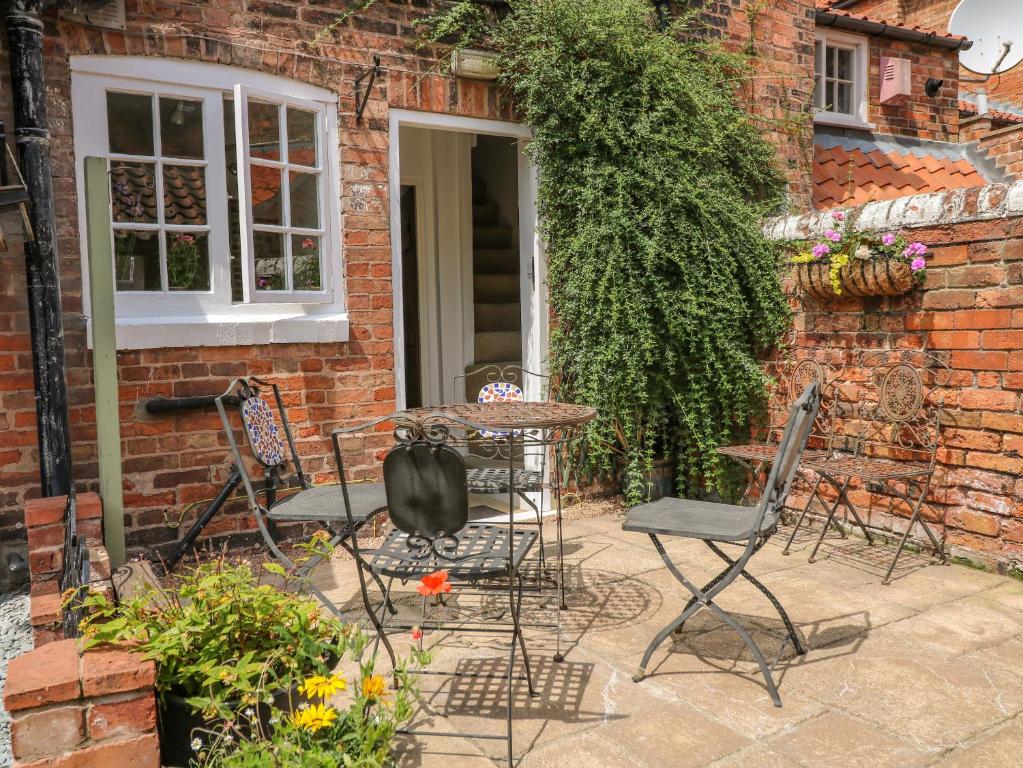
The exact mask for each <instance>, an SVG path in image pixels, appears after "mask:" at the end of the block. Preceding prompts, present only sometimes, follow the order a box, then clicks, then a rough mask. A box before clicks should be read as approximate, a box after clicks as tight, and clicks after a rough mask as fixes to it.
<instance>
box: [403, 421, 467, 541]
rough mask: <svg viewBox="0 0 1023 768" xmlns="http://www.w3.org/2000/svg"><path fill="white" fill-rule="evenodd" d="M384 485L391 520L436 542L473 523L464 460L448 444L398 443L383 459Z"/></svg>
mask: <svg viewBox="0 0 1023 768" xmlns="http://www.w3.org/2000/svg"><path fill="white" fill-rule="evenodd" d="M384 489H385V490H386V492H387V511H388V513H389V514H390V517H391V522H393V523H394V525H395V527H397V528H398V529H399V530H401V531H403V532H405V533H407V534H409V535H410V536H418V537H422V538H424V539H427V540H428V541H430V542H432V541H434V540H436V539H443V538H445V537H452V536H454V535H455V534H457V533H458V532H459V531H460V530H462V529H463V528H464V527H465V526H466V525H467V524H468V522H469V488H468V484H467V482H466V474H465V460H464V459H463V458H462V454H460V453H459V452H458V451H457V450H455V449H454V448H452V447H451V446H450V445H446V444H444V443H437V442H430V441H427V440H415V441H412V442H409V443H399V444H397V445H395V446H394V447H393V448H391V450H390V451H388V452H387V456H386V457H385V458H384Z"/></svg>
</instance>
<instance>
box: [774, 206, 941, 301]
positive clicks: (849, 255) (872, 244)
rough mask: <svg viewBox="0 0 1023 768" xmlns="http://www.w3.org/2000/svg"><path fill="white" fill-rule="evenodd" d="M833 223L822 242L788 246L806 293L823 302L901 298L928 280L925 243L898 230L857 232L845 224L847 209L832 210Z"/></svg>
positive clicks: (807, 242) (798, 281)
mask: <svg viewBox="0 0 1023 768" xmlns="http://www.w3.org/2000/svg"><path fill="white" fill-rule="evenodd" d="M831 219H832V226H831V227H829V228H828V229H827V230H826V231H825V232H824V236H823V237H822V238H821V239H820V240H816V241H806V240H801V241H795V242H792V243H789V244H788V248H789V250H790V251H792V252H793V253H794V255H793V256H792V257H791V259H790V261H791V263H792V264H794V265H795V272H796V283H797V285H798V286H799V290H800V291H801V292H803V293H805V294H809V295H811V296H816V297H817V298H820V299H830V298H833V297H835V296H841V295H843V294H846V295H850V296H898V295H900V294H903V293H906V292H908V291H909V290H910V289H912V288H913V286H914V285H915V284H917V283H918V282H919V281H921V280H922V279H923V275H924V270H925V269H926V267H927V259H926V255H927V251H928V249H927V246H926V245H924V244H923V243H920V242H915V241H914V242H909V241H908V240H907V239H906V238H905V237H904V236H903V235H902V234H901V233H896V232H889V233H885V234H881V235H877V234H872V233H865V232H857V231H856V230H854V229H852V228H848V227H845V226H844V223H845V214H844V213H842V212H841V211H832V213H831Z"/></svg>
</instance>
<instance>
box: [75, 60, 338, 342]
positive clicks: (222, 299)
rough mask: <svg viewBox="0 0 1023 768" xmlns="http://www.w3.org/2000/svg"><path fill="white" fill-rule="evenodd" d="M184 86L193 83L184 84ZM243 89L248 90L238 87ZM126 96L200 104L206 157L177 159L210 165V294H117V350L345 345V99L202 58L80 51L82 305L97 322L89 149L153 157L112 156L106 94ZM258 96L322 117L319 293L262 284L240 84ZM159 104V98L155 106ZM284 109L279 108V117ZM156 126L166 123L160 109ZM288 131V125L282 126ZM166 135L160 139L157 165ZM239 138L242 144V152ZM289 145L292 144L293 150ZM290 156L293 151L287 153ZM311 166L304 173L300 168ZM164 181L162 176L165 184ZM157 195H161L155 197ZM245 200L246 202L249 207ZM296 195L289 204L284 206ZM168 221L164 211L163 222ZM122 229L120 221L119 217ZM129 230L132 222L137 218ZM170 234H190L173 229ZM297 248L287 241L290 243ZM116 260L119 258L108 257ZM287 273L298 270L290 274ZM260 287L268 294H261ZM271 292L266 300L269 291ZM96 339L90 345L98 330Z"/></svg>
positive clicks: (78, 126)
mask: <svg viewBox="0 0 1023 768" xmlns="http://www.w3.org/2000/svg"><path fill="white" fill-rule="evenodd" d="M181 83H187V85H180V84H181ZM238 86H241V88H240V89H239V88H238ZM108 90H114V91H123V92H136V93H146V94H157V95H158V96H159V95H163V96H170V97H174V96H181V97H182V98H191V99H201V100H202V101H203V118H204V155H205V157H204V159H203V161H201V162H200V161H190V160H185V159H182V160H181V161H180V162H181V164H190V165H204V166H205V168H206V186H207V222H208V225H207V227H205V229H206V230H208V232H209V239H208V248H209V259H210V272H211V274H210V290H209V291H174V292H155V291H136V292H131V291H119V292H116V293H115V295H114V305H115V315H116V317H115V328H116V332H117V346H118V348H119V349H146V348H158V347H180V346H224V345H235V344H263V343H273V342H282V343H294V342H306V341H308V342H325V341H347V340H348V333H349V323H348V316H347V313H346V311H345V303H344V288H343V286H344V283H343V264H342V260H341V243H342V242H343V241H342V237H341V224H340V200H341V194H340V179H339V169H340V163H339V159H338V143H339V140H338V118H337V100H338V99H337V95H336V94H335V93H332V92H330V91H327V90H325V89H323V88H318V87H316V86H312V85H309V84H306V83H301V82H297V81H292V80H288V79H286V78H281V77H277V76H274V75H268V74H265V73H262V72H256V71H250V70H246V69H241V68H238V67H229V66H224V65H217V64H206V63H202V62H192V61H183V60H178V59H162V58H157V57H149V56H145V57H142V56H72V57H71V93H72V116H73V120H74V123H73V124H74V144H75V163H76V182H77V188H78V201H79V233H80V238H81V244H82V245H81V257H82V279H83V291H82V293H83V305H84V312H85V316H86V320H87V322H89V324H90V326H91V321H90V318H91V308H90V301H89V285H88V275H89V270H88V258H89V255H88V252H87V243H88V238H87V227H86V219H85V178H84V161H85V158H86V157H88V156H100V157H108V158H111V159H112V160H114V161H117V160H122V161H134V162H140V161H144V162H153V160H152V159H151V158H148V157H147V158H135V157H132V156H128V155H113V154H112V153H110V152H109V139H108V135H109V134H108V126H107V111H106V91H108ZM239 90H241V91H242V92H243V95H244V94H249V93H251V94H252V95H253V96H255V97H257V98H260V99H262V100H268V101H274V102H276V103H279V104H290V105H292V106H298V107H301V108H303V109H308V110H311V111H314V112H315V113H316V114H317V122H316V124H317V132H318V136H317V140H318V151H319V156H320V160H319V170H318V176H319V186H318V193H319V203H320V209H321V210H320V222H319V224H320V229H321V230H322V233H318V234H319V236H320V237H321V241H320V246H321V247H320V271H321V274H320V285H321V290H320V291H296V292H282V291H272V292H271V291H254V290H252V287H253V285H252V280H253V279H254V278H253V275H252V272H253V270H252V269H251V265H250V263H249V262H250V258H249V257H250V255H251V253H252V242H251V237H252V225H251V209H250V207H249V205H248V204H247V201H248V200H249V199H250V197H249V195H248V182H247V180H246V179H247V171H248V165H247V164H245V165H243V164H242V160H243V156H244V154H245V150H246V149H247V143H248V142H247V137H248V132H247V129H246V127H245V126H244V125H243V124H242V123H241V122H239V120H238V113H239V110H240V109H241V101H240V100H239V98H238V95H239V94H238V91H239ZM225 96H226V97H230V98H233V99H234V107H235V131H236V135H237V136H238V137H239V138H242V137H244V138H245V141H244V142H238V144H239V146H238V160H237V162H238V195H239V214H240V216H239V218H240V219H241V222H242V223H241V232H240V233H239V234H240V237H241V244H242V271H243V277H244V281H243V294H244V296H243V301H242V302H238V303H233V302H232V300H231V270H230V261H229V259H228V258H226V254H228V253H229V252H230V248H229V241H228V237H229V228H228V225H227V223H226V222H228V208H227V202H228V198H227V173H226V169H227V165H226V163H227V159H226V158H225V159H223V160H221V159H220V157H219V153H221V152H222V151H223V149H224V139H223V136H224V123H223V120H224V117H225V115H224V114H223V111H224V105H223V99H224V97H225ZM157 103H158V102H157ZM283 111H284V110H283V109H282V112H283ZM154 121H156V122H159V120H158V118H157V117H156V116H154ZM282 130H283V129H282ZM158 136H159V134H154V143H156V146H154V152H156V153H157V155H156V158H157V159H156V162H157V171H159V168H160V165H159V162H160V155H159V152H160V149H161V147H160V146H159V144H158V141H159V139H158ZM242 144H244V145H245V146H244V147H243V146H242ZM285 151H286V150H285ZM285 157H286V156H285ZM303 170H308V169H304V168H303ZM161 180H162V179H161ZM159 199H160V196H159V195H158V200H159ZM243 201H244V202H245V204H242V203H243ZM287 203H288V201H287V200H286V199H285V200H283V201H282V205H284V206H287ZM159 220H161V221H162V216H161V217H160V219H159ZM117 226H118V228H122V226H121V225H120V224H118V225H117ZM127 228H131V226H130V225H129V226H128V227H127ZM150 228H152V225H151V227H150ZM166 229H172V230H173V229H188V227H177V226H176V225H166ZM289 247H290V246H289ZM110 258H113V254H110ZM289 279H290V277H289ZM259 294H263V295H259ZM267 294H269V295H267ZM89 344H90V346H91V344H92V335H91V330H90V333H89Z"/></svg>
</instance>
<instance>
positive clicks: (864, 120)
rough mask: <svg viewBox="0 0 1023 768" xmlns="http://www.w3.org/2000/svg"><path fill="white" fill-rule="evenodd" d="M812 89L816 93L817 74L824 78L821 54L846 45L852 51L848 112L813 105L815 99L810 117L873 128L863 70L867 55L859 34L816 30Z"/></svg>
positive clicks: (825, 121)
mask: <svg viewBox="0 0 1023 768" xmlns="http://www.w3.org/2000/svg"><path fill="white" fill-rule="evenodd" d="M814 43H815V45H814V64H813V68H814V89H813V93H814V94H815V95H816V93H817V87H816V86H817V77H818V73H819V74H820V78H821V81H822V82H823V81H824V79H825V78H826V72H827V69H826V68H825V62H824V57H825V56H827V50H828V46H832V47H839V48H847V49H851V50H852V51H853V78H852V83H853V87H852V104H853V112H852V114H846V113H844V112H833V111H831V110H827V109H822V108H820V107H818V106H817V104H816V99H815V100H814V105H813V119H814V122H815V123H820V124H822V125H837V126H842V127H845V128H863V129H866V130H871V129H873V127H874V126H873V125H871V124H870V122H869V120H868V115H867V94H868V88H867V72H868V63H869V57H870V47H869V45H868V40H867V38H866V37H863V36H862V35H849V34H846V33H844V32H836V31H834V30H830V29H828V30H824V29H818V30H817V31H816V33H815V34H814ZM817 44H820V52H819V53H818V51H817Z"/></svg>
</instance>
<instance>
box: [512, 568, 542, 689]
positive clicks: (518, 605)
mask: <svg viewBox="0 0 1023 768" xmlns="http://www.w3.org/2000/svg"><path fill="white" fill-rule="evenodd" d="M518 581H519V589H518V595H517V600H514V601H512V606H511V610H512V624H513V625H514V628H515V630H514V637H513V638H512V640H513V642H514V640H515V638H518V642H519V649H520V650H521V651H522V663H523V664H525V665H526V684H527V686H528V688H529V695H530V696H531V697H532V698H536V697H537V696H539V695H540V694H539V693H537V691H536V690H535V689H534V688H533V671H532V670H531V669H530V667H529V652H528V651H526V638H525V637H523V635H522V626H521V624H520V621H519V619H520V616H521V614H522V579H521V577H520V578H519V580H518Z"/></svg>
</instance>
